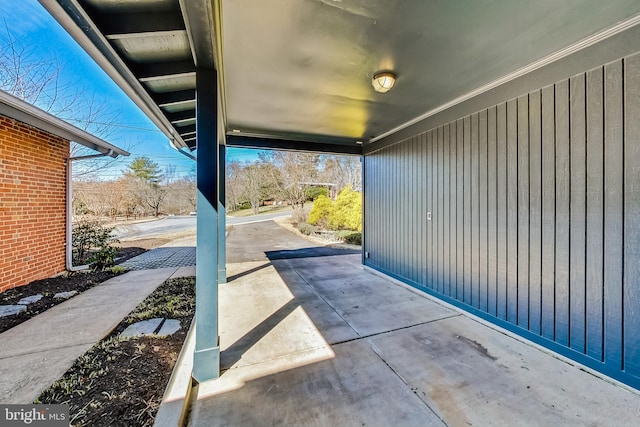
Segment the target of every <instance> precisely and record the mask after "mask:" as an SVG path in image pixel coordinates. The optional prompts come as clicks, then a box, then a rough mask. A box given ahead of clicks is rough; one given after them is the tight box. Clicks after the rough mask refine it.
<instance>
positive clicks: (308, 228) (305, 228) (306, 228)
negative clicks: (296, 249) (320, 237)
mask: <svg viewBox="0 0 640 427" xmlns="http://www.w3.org/2000/svg"><path fill="white" fill-rule="evenodd" d="M298 231H300V232H301V233H302V234H304V235H306V236H310V235H312V234H313V233H315V232H316V227H314V226H313V225H311V224H307V223H306V222H301V223H299V224H298Z"/></svg>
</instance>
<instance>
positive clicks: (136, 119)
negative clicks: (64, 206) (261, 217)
mask: <svg viewBox="0 0 640 427" xmlns="http://www.w3.org/2000/svg"><path fill="white" fill-rule="evenodd" d="M0 17H2V18H1V20H0V32H1V33H2V35H4V36H6V34H7V30H8V31H9V32H10V33H11V34H12V36H13V37H14V38H15V39H16V42H18V43H19V44H20V45H21V46H23V47H25V48H26V49H27V50H28V51H29V52H31V54H32V55H36V56H38V57H42V58H51V60H52V62H55V61H57V62H58V63H59V64H60V67H61V72H60V79H61V83H62V84H63V86H66V87H75V88H80V89H81V91H82V93H83V94H86V96H95V97H96V98H97V99H105V100H106V102H108V104H109V105H110V106H111V108H112V109H113V110H115V111H117V117H118V121H117V126H115V128H114V131H113V132H112V133H110V134H109V136H108V137H105V139H106V140H108V141H109V142H111V143H112V144H114V145H116V146H120V147H126V146H128V148H129V151H130V152H131V156H132V157H135V156H138V155H145V156H149V157H151V158H152V159H153V160H154V161H155V162H157V163H158V164H159V165H160V166H161V167H165V166H167V165H173V166H175V168H176V175H182V174H188V173H189V172H191V171H195V164H194V163H195V162H193V161H192V160H190V159H188V158H187V157H185V156H183V155H181V154H180V153H177V152H176V151H175V150H174V149H173V148H171V146H170V145H169V141H168V139H167V138H166V137H165V136H164V135H163V134H162V133H161V132H160V131H159V130H158V129H157V128H156V127H155V125H154V124H153V123H152V122H151V121H150V120H149V119H148V118H147V117H146V116H145V115H144V114H143V113H142V112H141V111H140V110H139V109H138V107H137V106H136V105H135V104H134V103H133V102H132V101H131V100H129V98H128V97H127V96H126V95H125V94H124V93H123V92H122V90H120V88H119V87H118V86H117V85H116V84H115V83H113V82H112V81H111V79H110V78H109V77H108V76H107V75H106V74H105V73H104V72H103V71H102V69H100V67H98V66H97V65H96V64H95V63H94V62H93V60H92V59H91V58H90V57H89V56H88V55H87V54H86V53H85V52H84V51H83V50H82V48H80V47H79V46H78V44H77V43H76V42H75V40H73V39H72V38H71V36H69V35H68V34H67V33H66V31H65V30H64V29H63V28H62V27H60V25H59V24H58V23H57V22H56V21H55V20H54V19H53V18H52V17H51V16H50V15H49V14H48V12H47V11H46V10H45V9H44V8H43V7H42V6H41V5H40V3H38V2H37V1H36V0H17V1H16V0H0ZM257 156H258V152H257V151H256V150H245V149H237V148H229V149H228V151H227V159H228V160H229V161H233V160H237V161H240V162H245V161H254V160H256V159H257ZM125 167H126V164H122V165H119V166H118V167H117V169H116V170H112V171H109V172H106V174H105V176H104V178H106V179H109V178H115V177H117V176H118V174H119V170H121V169H123V168H125Z"/></svg>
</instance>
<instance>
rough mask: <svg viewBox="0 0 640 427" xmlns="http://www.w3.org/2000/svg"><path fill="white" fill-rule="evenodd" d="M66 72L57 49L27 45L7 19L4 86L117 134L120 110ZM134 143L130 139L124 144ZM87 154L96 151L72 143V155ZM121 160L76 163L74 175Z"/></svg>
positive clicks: (2, 46)
mask: <svg viewBox="0 0 640 427" xmlns="http://www.w3.org/2000/svg"><path fill="white" fill-rule="evenodd" d="M63 75H64V67H63V66H62V64H61V63H60V61H59V59H58V58H57V56H55V54H54V53H51V54H50V55H48V56H43V55H42V54H41V53H39V52H38V53H37V52H36V51H35V50H34V48H33V47H31V46H25V45H23V44H22V43H21V42H20V41H19V38H18V37H16V36H15V35H14V34H13V33H12V32H11V30H10V29H9V27H8V25H7V22H6V20H5V21H4V31H2V32H0V89H2V90H4V91H5V92H8V93H10V94H12V95H14V96H16V97H18V98H20V99H22V100H24V101H26V102H28V103H30V104H33V105H36V106H38V107H39V108H41V109H43V110H45V111H47V112H49V113H51V114H53V115H55V116H57V117H59V118H60V119H62V120H65V121H68V122H70V123H72V124H74V125H76V126H78V127H79V128H81V129H83V130H86V131H88V132H90V133H92V134H94V135H97V136H99V137H101V138H108V137H109V136H111V135H113V134H114V132H115V130H116V125H117V123H118V122H119V119H120V114H119V112H118V111H117V110H116V109H115V108H114V107H113V106H112V105H111V104H110V103H109V102H107V100H106V99H102V98H98V97H97V96H96V95H95V93H94V92H93V91H92V90H91V89H89V88H86V87H78V86H75V85H74V84H71V83H64V79H63V78H62V76H63ZM120 145H121V146H122V145H123V144H120ZM131 145H132V144H131V143H126V144H124V148H125V149H129V148H130V146H131ZM85 154H95V152H93V151H92V150H90V149H89V148H86V147H84V146H82V145H79V144H75V143H73V144H72V146H71V153H70V155H71V157H79V156H83V155H85ZM119 161H121V160H120V159H114V158H112V157H104V158H93V159H88V160H83V161H82V162H81V163H74V169H73V170H74V178H78V177H87V176H95V175H96V174H98V173H99V172H100V171H103V170H105V169H108V168H111V167H113V166H114V164H115V163H117V162H119Z"/></svg>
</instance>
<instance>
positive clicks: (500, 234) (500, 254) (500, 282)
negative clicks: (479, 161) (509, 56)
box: [496, 104, 509, 320]
mask: <svg viewBox="0 0 640 427" xmlns="http://www.w3.org/2000/svg"><path fill="white" fill-rule="evenodd" d="M496 114H497V117H496V150H497V156H496V162H497V170H496V173H497V175H496V197H497V202H496V235H497V242H496V269H497V275H496V287H497V294H496V304H497V307H496V316H497V317H498V318H500V319H502V320H507V307H508V301H509V293H508V280H507V277H508V276H507V275H508V269H507V264H508V248H507V188H508V181H507V105H506V104H500V105H498V108H497V113H496Z"/></svg>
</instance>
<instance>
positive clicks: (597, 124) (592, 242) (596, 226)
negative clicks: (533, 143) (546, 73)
mask: <svg viewBox="0 0 640 427" xmlns="http://www.w3.org/2000/svg"><path fill="white" fill-rule="evenodd" d="M603 83H604V82H603V75H602V68H599V69H596V70H593V71H590V72H588V73H587V234H586V239H587V243H586V245H587V256H586V294H585V299H586V301H585V303H586V311H587V317H586V331H587V336H586V350H587V354H588V355H589V356H591V357H593V358H594V359H597V360H602V338H603V336H602V332H603V320H602V291H603V286H602V283H603V253H604V248H603V235H602V233H603V230H604V223H603V221H604V205H603V201H604V200H603V193H604V181H603V179H604V145H603V137H604V135H603V130H604V129H603V126H602V124H603V123H604V113H603V110H602V107H603V103H602V97H603V91H602V90H603V87H602V85H603Z"/></svg>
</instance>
